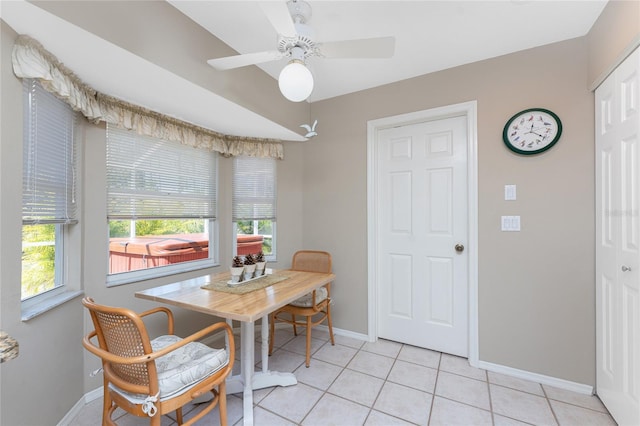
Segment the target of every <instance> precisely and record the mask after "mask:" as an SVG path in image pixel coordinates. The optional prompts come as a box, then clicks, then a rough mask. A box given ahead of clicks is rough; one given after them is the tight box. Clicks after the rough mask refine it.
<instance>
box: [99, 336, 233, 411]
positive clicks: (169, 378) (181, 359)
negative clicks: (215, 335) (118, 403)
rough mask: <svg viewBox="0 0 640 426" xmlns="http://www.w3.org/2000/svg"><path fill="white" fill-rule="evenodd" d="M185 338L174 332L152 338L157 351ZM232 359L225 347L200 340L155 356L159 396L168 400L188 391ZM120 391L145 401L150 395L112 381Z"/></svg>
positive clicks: (134, 398)
mask: <svg viewBox="0 0 640 426" xmlns="http://www.w3.org/2000/svg"><path fill="white" fill-rule="evenodd" d="M180 340H182V338H180V337H178V336H174V335H165V336H160V337H157V338H155V339H153V340H152V341H151V348H152V349H153V351H154V352H156V351H159V350H161V349H163V348H166V347H167V346H169V345H172V344H174V343H176V342H179V341H180ZM228 363H229V354H228V353H227V351H226V350H225V349H213V348H210V347H209V346H207V345H205V344H203V343H199V342H191V343H187V344H186V345H185V346H182V347H181V348H179V349H176V350H175V351H172V352H170V353H168V354H167V355H164V356H161V357H160V358H158V359H157V360H156V369H157V371H158V385H159V387H160V400H161V401H162V400H165V399H169V398H172V397H174V396H177V395H179V394H181V393H184V392H186V391H187V390H188V389H189V388H191V387H193V386H194V385H196V384H197V383H199V382H201V381H202V380H204V379H206V378H207V377H209V376H210V375H212V374H214V373H215V372H217V371H218V370H220V369H222V368H223V367H224V366H225V365H227V364H228ZM111 387H112V389H115V390H116V391H117V392H118V393H120V394H122V395H123V396H125V397H126V398H127V399H129V400H130V401H131V402H133V403H137V404H139V403H142V402H144V399H145V398H146V397H147V395H135V394H131V393H127V392H123V391H121V390H120V389H117V388H116V387H115V386H113V385H111Z"/></svg>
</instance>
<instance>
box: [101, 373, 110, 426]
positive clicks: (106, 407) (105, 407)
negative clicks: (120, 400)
mask: <svg viewBox="0 0 640 426" xmlns="http://www.w3.org/2000/svg"><path fill="white" fill-rule="evenodd" d="M102 394H103V395H104V396H103V401H102V426H107V425H108V424H109V421H108V420H107V419H109V416H110V415H111V414H110V413H109V411H110V409H111V405H112V401H111V394H110V393H109V385H108V384H107V383H106V380H105V383H104V390H103V392H102Z"/></svg>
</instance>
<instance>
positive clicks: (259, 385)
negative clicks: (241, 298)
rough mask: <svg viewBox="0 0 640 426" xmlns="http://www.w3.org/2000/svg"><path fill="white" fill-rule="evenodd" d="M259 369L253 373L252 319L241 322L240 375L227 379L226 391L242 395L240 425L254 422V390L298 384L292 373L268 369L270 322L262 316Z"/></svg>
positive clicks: (253, 337)
mask: <svg viewBox="0 0 640 426" xmlns="http://www.w3.org/2000/svg"><path fill="white" fill-rule="evenodd" d="M261 336H262V347H261V358H262V371H260V372H255V332H254V324H253V323H251V322H241V323H240V375H239V376H231V377H229V378H228V379H227V393H228V394H232V393H240V392H242V396H243V403H242V408H243V413H244V419H243V424H244V425H245V426H251V425H253V391H254V390H257V389H263V388H268V387H272V386H291V385H295V384H296V383H298V381H297V380H296V376H295V375H294V374H293V373H280V372H277V371H269V322H268V317H266V316H265V317H263V318H262V328H261Z"/></svg>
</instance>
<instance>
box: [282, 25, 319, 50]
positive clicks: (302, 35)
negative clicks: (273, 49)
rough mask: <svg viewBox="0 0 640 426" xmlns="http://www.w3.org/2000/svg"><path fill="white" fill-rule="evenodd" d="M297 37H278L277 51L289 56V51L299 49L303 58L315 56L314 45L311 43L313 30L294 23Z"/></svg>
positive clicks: (313, 42)
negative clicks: (302, 53) (302, 52)
mask: <svg viewBox="0 0 640 426" xmlns="http://www.w3.org/2000/svg"><path fill="white" fill-rule="evenodd" d="M295 27H296V32H297V33H298V35H297V37H283V36H279V37H278V51H279V52H281V53H283V54H285V55H287V56H291V51H292V49H293V48H294V47H299V48H300V49H302V50H303V51H304V57H305V58H308V57H309V56H312V55H313V54H315V51H316V43H315V41H313V38H314V34H313V29H312V28H311V27H310V26H308V25H306V24H303V23H298V22H296V24H295Z"/></svg>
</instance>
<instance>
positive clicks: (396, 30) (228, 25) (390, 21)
mask: <svg viewBox="0 0 640 426" xmlns="http://www.w3.org/2000/svg"><path fill="white" fill-rule="evenodd" d="M167 1H169V3H171V4H172V5H173V6H174V7H176V8H177V9H179V10H180V11H182V12H183V13H184V14H185V15H187V16H189V17H190V18H191V19H192V20H193V21H195V22H196V23H198V24H200V25H201V26H202V27H204V28H205V29H207V30H208V31H209V32H211V33H212V34H213V35H215V36H216V37H218V38H219V39H221V40H222V41H224V42H225V43H226V44H228V45H229V46H231V47H232V48H233V49H235V50H236V51H238V52H239V53H253V52H261V51H268V50H275V49H276V41H277V33H276V32H275V30H274V29H273V27H272V26H271V24H270V23H269V21H268V20H267V18H266V17H265V16H264V13H263V12H262V10H261V8H260V7H259V4H258V3H259V2H256V1H242V0H240V1H238V0H236V1H187V0H167ZM308 3H309V4H310V5H311V7H312V12H313V14H312V17H311V19H310V20H309V21H308V22H307V24H308V25H309V26H311V27H312V28H313V30H314V31H315V34H316V40H315V41H316V42H329V41H338V40H351V39H359V38H370V37H384V36H394V37H395V38H396V50H395V55H394V56H393V57H392V58H390V59H364V60H363V59H360V60H354V59H326V58H318V57H312V58H310V59H309V68H310V69H311V70H312V72H313V74H314V79H315V88H314V91H313V93H312V94H311V97H310V98H309V101H311V102H313V101H318V100H322V99H327V98H331V97H334V96H339V95H344V94H347V93H352V92H356V91H359V90H363V89H368V88H371V87H375V86H380V85H383V84H387V83H391V82H395V81H399V80H404V79H407V78H411V77H415V76H419V75H423V74H428V73H431V72H434V71H439V70H443V69H447V68H451V67H455V66H458V65H463V64H467V63H471V62H475V61H480V60H483V59H488V58H493V57H496V56H500V55H505V54H508V53H512V52H515V51H519V50H524V49H529V48H532V47H536V46H542V45H545V44H549V43H553V42H557V41H561V40H567V39H571V38H575V37H580V36H583V35H585V34H586V33H587V32H588V31H589V29H590V28H591V26H592V25H593V23H594V22H595V20H596V19H597V17H598V16H599V15H600V13H601V12H602V9H603V8H604V6H605V5H606V0H604V1H602V0H582V1H559V0H555V1H536V0H511V1H509V0H502V1H363V0H359V1H327V0H309V1H308ZM284 65H286V59H281V60H280V61H276V62H271V63H266V64H261V65H259V66H260V68H262V69H263V70H264V71H266V72H267V73H268V74H269V75H271V76H272V77H273V78H276V79H277V77H278V74H279V73H280V70H281V69H282V68H283V67H284ZM549 66H552V64H549ZM225 72H234V71H233V70H229V71H225Z"/></svg>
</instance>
